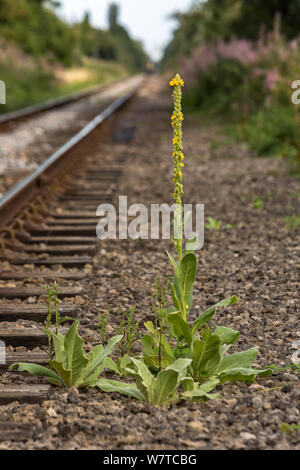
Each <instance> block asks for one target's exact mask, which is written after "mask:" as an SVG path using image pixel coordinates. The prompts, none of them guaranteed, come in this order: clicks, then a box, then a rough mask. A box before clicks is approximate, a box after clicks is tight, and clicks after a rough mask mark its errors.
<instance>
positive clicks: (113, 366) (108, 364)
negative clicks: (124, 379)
mask: <svg viewBox="0 0 300 470" xmlns="http://www.w3.org/2000/svg"><path fill="white" fill-rule="evenodd" d="M103 369H108V370H111V371H112V372H115V373H116V374H118V375H120V370H119V367H118V364H117V363H116V362H115V361H114V360H113V359H112V358H111V357H106V358H105V359H104V361H103Z"/></svg>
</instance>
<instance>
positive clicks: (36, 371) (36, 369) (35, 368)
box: [9, 362, 64, 386]
mask: <svg viewBox="0 0 300 470" xmlns="http://www.w3.org/2000/svg"><path fill="white" fill-rule="evenodd" d="M9 369H10V370H13V369H18V370H19V371H20V372H29V374H31V375H35V376H38V377H46V379H47V380H48V382H50V383H51V384H53V385H59V386H63V385H64V383H63V381H62V380H61V378H60V377H59V376H58V375H57V374H56V373H55V372H54V371H53V370H51V369H48V368H47V367H43V366H40V365H38V364H30V363H27V362H19V363H17V364H13V365H11V366H10V368H9Z"/></svg>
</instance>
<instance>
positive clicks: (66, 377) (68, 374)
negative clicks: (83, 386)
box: [49, 361, 72, 387]
mask: <svg viewBox="0 0 300 470" xmlns="http://www.w3.org/2000/svg"><path fill="white" fill-rule="evenodd" d="M49 364H50V366H51V367H53V369H54V370H55V371H56V372H57V374H58V375H59V377H60V378H61V379H62V380H63V382H64V384H65V386H66V387H71V386H72V371H71V370H68V369H65V368H64V364H63V362H58V361H49Z"/></svg>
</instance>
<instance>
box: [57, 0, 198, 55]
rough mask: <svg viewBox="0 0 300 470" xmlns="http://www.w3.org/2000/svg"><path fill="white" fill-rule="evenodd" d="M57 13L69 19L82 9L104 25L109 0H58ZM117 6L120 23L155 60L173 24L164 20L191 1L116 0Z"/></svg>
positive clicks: (99, 23) (181, 9)
mask: <svg viewBox="0 0 300 470" xmlns="http://www.w3.org/2000/svg"><path fill="white" fill-rule="evenodd" d="M60 1H61V4H62V6H61V9H60V14H61V15H62V16H63V17H64V18H65V19H67V20H69V21H78V20H81V19H82V17H83V14H84V12H85V11H89V12H90V14H91V20H92V24H93V25H95V26H99V27H102V28H103V27H106V26H107V8H108V5H109V4H110V3H111V2H112V0H60ZM116 3H118V4H119V5H120V7H121V17H120V22H121V23H122V24H123V25H124V26H126V27H127V28H128V29H129V30H130V32H131V34H132V35H133V37H134V38H136V39H141V40H142V41H143V43H144V46H145V47H146V49H147V51H148V52H149V53H150V54H151V56H152V57H154V58H155V59H158V58H160V55H161V53H162V50H163V48H164V46H165V45H166V44H167V42H168V40H169V39H170V37H171V33H172V30H173V29H174V26H175V25H176V23H175V22H174V21H171V20H170V19H168V17H169V15H171V14H172V13H173V12H174V11H181V12H183V11H186V10H188V8H189V6H190V5H191V3H192V1H191V0H116Z"/></svg>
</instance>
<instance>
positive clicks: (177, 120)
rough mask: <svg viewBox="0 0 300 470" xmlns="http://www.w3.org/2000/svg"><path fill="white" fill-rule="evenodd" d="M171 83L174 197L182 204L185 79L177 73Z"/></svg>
mask: <svg viewBox="0 0 300 470" xmlns="http://www.w3.org/2000/svg"><path fill="white" fill-rule="evenodd" d="M170 85H171V86H173V87H174V90H173V100H174V112H173V114H172V117H171V125H172V127H173V128H174V135H173V155H172V158H173V159H174V178H173V183H174V193H173V198H174V199H175V201H176V203H177V204H179V205H180V206H182V194H183V185H182V171H181V169H182V168H183V167H184V164H183V163H181V161H182V160H183V159H184V155H183V144H182V121H183V113H182V109H181V99H182V93H181V87H182V86H184V81H183V80H182V78H181V77H180V75H179V74H177V75H176V76H175V77H174V78H173V79H172V80H171V81H170Z"/></svg>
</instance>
